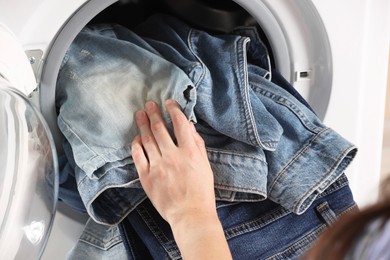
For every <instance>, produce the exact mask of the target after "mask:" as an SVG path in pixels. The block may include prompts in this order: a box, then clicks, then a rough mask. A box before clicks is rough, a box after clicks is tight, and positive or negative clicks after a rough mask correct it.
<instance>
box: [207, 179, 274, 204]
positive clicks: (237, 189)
mask: <svg viewBox="0 0 390 260" xmlns="http://www.w3.org/2000/svg"><path fill="white" fill-rule="evenodd" d="M214 187H215V188H225V189H227V188H234V189H235V190H234V191H238V192H246V191H251V192H258V193H259V194H258V195H262V196H264V199H266V198H267V194H264V192H263V191H262V190H258V189H253V188H246V187H241V186H235V185H227V184H219V183H216V184H215V185H214ZM250 201H251V200H250ZM255 201H257V200H255Z"/></svg>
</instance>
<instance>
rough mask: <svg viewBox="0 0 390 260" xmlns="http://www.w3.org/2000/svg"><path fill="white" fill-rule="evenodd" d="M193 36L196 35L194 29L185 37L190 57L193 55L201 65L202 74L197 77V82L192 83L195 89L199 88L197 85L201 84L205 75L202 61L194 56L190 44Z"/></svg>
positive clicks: (192, 47) (194, 53) (191, 44)
mask: <svg viewBox="0 0 390 260" xmlns="http://www.w3.org/2000/svg"><path fill="white" fill-rule="evenodd" d="M194 34H196V32H195V30H194V29H190V30H189V31H188V35H187V44H188V49H189V50H190V51H191V53H192V55H194V57H195V58H196V59H197V60H198V62H199V63H200V64H201V68H202V74H201V76H200V77H199V79H198V81H197V82H194V86H195V87H196V88H198V87H199V85H200V84H201V82H202V81H203V79H204V77H205V75H206V65H205V64H204V63H203V61H202V60H201V59H200V57H199V56H198V55H197V54H196V52H195V50H194V46H193V43H192V40H193V38H194V36H193V35H194Z"/></svg>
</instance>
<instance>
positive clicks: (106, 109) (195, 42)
mask: <svg viewBox="0 0 390 260" xmlns="http://www.w3.org/2000/svg"><path fill="white" fill-rule="evenodd" d="M134 31H135V33H136V34H135V33H133V32H130V31H128V30H126V29H124V28H122V27H119V26H110V25H103V26H100V27H92V28H89V29H86V30H85V32H82V33H81V34H80V35H79V36H78V37H77V38H76V41H75V43H73V44H72V46H71V48H70V50H69V51H68V54H67V57H66V59H65V62H64V66H63V68H62V70H61V72H60V76H59V81H58V85H57V92H59V94H58V95H57V97H58V104H59V106H60V116H59V126H60V129H61V131H62V132H63V133H64V135H65V137H66V138H67V139H68V141H69V142H70V144H71V147H72V149H73V152H74V155H75V156H74V157H75V161H76V164H77V166H76V180H77V184H78V189H79V192H80V195H81V198H82V199H83V202H84V204H85V205H86V209H87V211H88V213H89V214H90V216H91V217H92V218H93V219H94V220H95V221H96V222H98V223H103V224H115V223H118V222H119V221H120V220H122V219H123V218H124V217H125V216H126V215H127V214H128V213H129V212H130V211H131V210H133V209H134V208H135V206H136V205H138V204H139V203H140V202H141V201H142V200H143V199H144V198H145V194H144V193H143V191H142V190H141V189H140V188H141V187H140V185H139V182H138V177H137V174H136V171H135V167H134V164H133V162H132V159H131V151H130V150H129V143H130V141H131V139H132V137H133V136H134V134H135V133H136V129H135V128H134V123H133V122H131V120H132V119H131V120H128V119H129V118H131V115H132V114H133V113H134V111H135V110H134V109H139V108H141V107H142V106H141V104H142V102H144V101H145V100H146V99H148V98H149V96H148V95H150V94H149V91H150V90H151V89H152V88H145V89H142V88H141V89H139V90H138V91H139V92H138V93H134V92H136V91H130V90H129V88H130V87H133V85H135V86H137V85H139V82H138V81H139V80H140V81H141V86H143V87H145V86H149V84H157V86H159V87H157V89H160V91H161V92H159V93H163V95H161V96H159V95H158V94H157V99H158V100H160V101H162V100H164V99H166V98H168V97H172V95H173V96H174V97H175V98H176V99H178V100H179V101H181V102H179V103H180V104H181V105H182V107H183V108H184V111H185V113H186V115H187V117H189V118H190V119H192V120H194V121H195V120H196V121H197V124H196V128H197V130H198V131H199V133H200V134H201V135H202V137H203V138H204V140H205V143H206V146H207V152H208V156H209V160H210V164H211V166H212V169H213V172H214V176H215V178H214V179H215V190H216V198H217V200H222V201H260V200H264V199H266V198H269V199H270V200H272V201H274V202H277V203H279V204H280V205H282V206H283V207H285V208H286V209H287V210H290V211H292V212H294V213H297V214H302V213H303V212H304V211H305V210H306V209H307V208H308V207H309V206H310V205H311V203H312V201H313V200H315V198H316V197H317V196H318V194H320V193H321V192H323V191H324V190H325V189H326V188H327V187H328V186H329V185H330V184H331V183H332V182H334V181H335V180H336V179H337V178H338V177H339V176H341V174H342V172H343V170H344V169H345V168H346V167H347V166H348V164H349V163H350V161H351V160H352V158H353V157H354V155H355V153H356V147H354V146H353V145H352V144H350V143H349V142H348V141H347V140H345V139H344V138H343V137H341V136H340V135H339V134H338V133H336V132H335V131H334V130H332V129H330V128H328V127H326V126H325V125H323V123H322V122H321V121H320V120H319V119H318V118H317V116H316V115H315V113H313V111H311V110H310V109H309V108H307V107H306V106H305V105H304V104H302V103H301V102H300V101H299V100H298V99H297V98H296V97H295V96H294V95H292V94H291V93H289V92H288V91H286V90H284V89H283V88H281V87H279V86H278V85H276V84H274V83H273V82H271V81H270V79H271V68H270V63H269V58H268V54H267V50H266V49H265V47H264V45H263V44H262V43H261V41H260V39H259V37H258V36H257V33H256V30H255V29H254V28H238V29H237V30H236V31H234V32H233V34H229V35H210V34H208V33H206V32H203V31H199V30H195V29H193V28H190V27H189V26H188V25H186V24H184V23H182V22H181V21H179V20H177V19H175V18H172V17H169V16H165V15H156V16H153V17H152V18H150V19H149V20H148V21H146V22H145V23H143V24H141V25H140V26H138V27H137V28H136V29H135V30H134ZM139 36H141V37H139ZM128 45H129V46H131V47H132V49H130V48H129V49H127V46H128ZM135 50H136V51H135ZM127 53H130V54H127ZM144 54H147V55H146V57H143V56H142V55H144ZM92 57H99V59H98V62H91V59H92ZM124 57H125V58H124ZM148 61H149V62H148ZM127 63H128V64H130V65H126V64H127ZM105 64H107V65H105ZM173 64H174V65H176V66H177V67H175V66H174V65H173ZM127 67H130V68H133V67H135V68H137V70H136V73H135V74H130V75H127V74H126V73H120V72H122V71H123V69H124V68H127ZM179 68H180V69H179ZM139 71H141V72H143V73H139ZM108 72H109V73H108ZM155 72H158V73H157V75H161V74H162V75H163V77H162V78H164V80H163V83H161V81H160V79H161V77H155V75H156V73H155ZM107 73H108V76H107V75H106V74H107ZM159 73H160V74H159ZM139 74H141V75H142V76H141V77H139ZM168 75H170V76H168ZM171 77H172V79H171ZM167 78H168V79H167ZM129 82H130V83H129ZM107 83H108V84H107ZM124 83H125V84H124ZM125 85H126V86H127V87H123V86H125ZM166 86H168V87H166ZM188 86H190V87H188ZM164 87H166V88H167V89H168V90H167V92H168V94H166V92H165V89H164V90H161V89H163V88H164ZM110 88H112V89H110ZM122 88H123V89H126V90H128V91H127V92H125V93H126V95H129V93H128V92H131V94H134V97H132V98H130V100H131V102H129V99H126V98H124V97H125V96H126V95H122V94H120V93H122V92H121V91H118V90H122ZM107 92H108V94H107ZM187 92H189V94H190V95H189V96H190V98H188V97H187V96H188V95H187ZM172 93H173V94H172ZM195 95H196V97H195ZM127 97H128V96H127ZM155 97H156V95H155V96H154V98H155ZM90 100H93V101H94V102H90ZM132 102H139V103H137V104H138V105H137V106H133V103H132ZM195 102H196V105H195ZM160 103H161V102H160ZM195 115H196V119H195ZM64 118H67V119H68V121H66V123H64V122H65V120H64ZM116 121H118V123H115V122H116ZM113 122H114V123H113ZM122 122H127V123H126V124H123V123H122ZM74 128H78V129H81V132H82V133H83V134H84V135H83V137H87V138H81V137H80V135H79V134H78V133H75V131H74ZM117 131H119V132H120V133H122V134H121V135H119V137H120V138H119V139H118V140H116V139H115V138H117V137H118V135H116V134H115V133H116V132H117ZM112 132H113V133H112ZM125 133H132V134H128V135H125ZM106 135H109V138H108V139H105V140H104V141H107V142H103V144H106V145H107V146H103V144H102V137H106ZM112 144H115V145H112ZM91 146H92V147H94V148H96V149H94V150H93V152H92V153H91ZM107 147H108V148H107ZM96 150H97V151H98V152H97V153H96ZM76 157H78V158H76Z"/></svg>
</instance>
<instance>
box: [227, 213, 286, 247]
mask: <svg viewBox="0 0 390 260" xmlns="http://www.w3.org/2000/svg"><path fill="white" fill-rule="evenodd" d="M290 213H291V212H290V211H288V210H287V209H285V208H283V207H278V208H276V209H274V210H272V211H270V212H267V213H266V214H264V215H262V216H261V217H259V218H256V219H254V220H251V221H248V222H245V223H241V224H239V225H237V226H234V227H231V228H229V229H225V231H224V232H225V237H226V239H227V240H229V239H232V238H234V237H236V236H239V235H242V234H245V233H248V232H252V231H255V230H258V229H260V228H262V227H264V226H267V225H268V224H270V223H272V222H274V221H276V220H278V219H280V218H282V217H284V216H286V215H288V214H290ZM266 218H269V219H266Z"/></svg>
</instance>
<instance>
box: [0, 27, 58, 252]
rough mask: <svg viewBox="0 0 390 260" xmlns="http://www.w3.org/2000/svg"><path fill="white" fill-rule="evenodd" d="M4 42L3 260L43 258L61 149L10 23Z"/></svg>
mask: <svg viewBox="0 0 390 260" xmlns="http://www.w3.org/2000/svg"><path fill="white" fill-rule="evenodd" d="M0 38H1V39H2V40H1V42H0V141H1V146H0V164H1V165H2V168H1V169H0V259H15V258H19V259H24V258H37V259H39V257H40V256H41V255H42V253H43V251H44V248H45V245H46V242H47V239H48V236H49V234H50V231H51V226H52V223H53V220H54V215H55V210H56V205H57V196H58V163H57V155H56V149H55V146H54V141H53V138H52V136H51V132H50V130H49V128H48V126H47V124H46V121H45V119H44V118H43V116H42V115H41V113H40V111H39V110H38V109H37V107H36V106H35V105H34V104H33V102H31V98H28V96H30V94H31V93H33V91H34V89H36V85H37V84H36V80H35V76H34V73H33V69H32V67H31V65H30V63H29V61H28V58H27V56H26V54H25V53H24V51H23V49H22V47H21V45H20V44H19V43H18V40H17V39H16V37H15V36H14V35H13V34H12V32H11V31H10V30H9V29H8V28H7V27H6V26H5V25H4V24H0Z"/></svg>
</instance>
